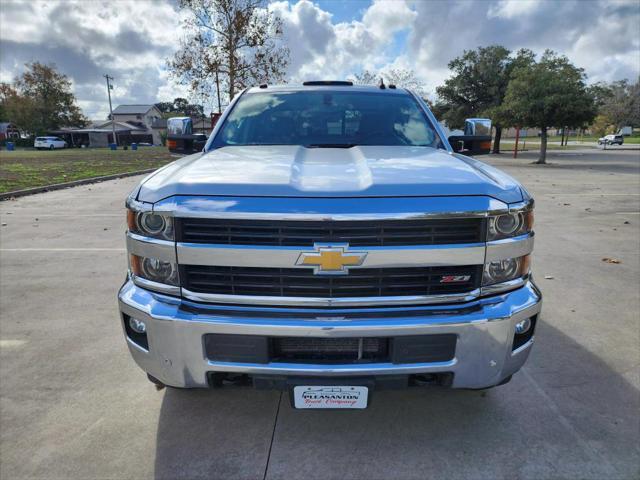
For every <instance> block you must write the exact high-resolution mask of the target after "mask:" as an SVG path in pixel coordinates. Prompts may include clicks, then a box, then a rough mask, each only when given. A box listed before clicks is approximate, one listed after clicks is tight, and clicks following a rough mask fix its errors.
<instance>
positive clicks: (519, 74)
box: [502, 50, 596, 164]
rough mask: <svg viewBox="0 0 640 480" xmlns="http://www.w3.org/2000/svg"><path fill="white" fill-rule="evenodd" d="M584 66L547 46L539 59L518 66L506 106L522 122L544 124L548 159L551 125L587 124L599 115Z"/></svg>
mask: <svg viewBox="0 0 640 480" xmlns="http://www.w3.org/2000/svg"><path fill="white" fill-rule="evenodd" d="M585 80H586V75H585V73H584V70H583V69H581V68H577V67H575V66H574V65H572V64H571V62H569V59H568V58H567V57H565V56H563V55H557V54H556V53H554V52H552V51H551V50H547V51H546V52H545V53H544V54H543V55H542V57H541V58H540V61H539V62H535V61H534V62H532V63H530V64H527V65H520V66H518V67H517V68H515V69H514V71H513V73H512V75H511V80H510V81H509V85H508V87H507V92H506V94H505V98H504V104H503V106H502V109H503V111H504V112H506V114H507V115H509V116H510V117H511V118H512V119H514V121H516V122H518V124H519V125H523V126H529V127H538V128H540V131H541V135H540V156H539V158H538V161H537V162H536V163H540V164H544V163H546V157H547V128H548V127H550V126H563V127H564V126H567V127H571V128H579V127H584V126H585V125H587V124H589V123H590V122H591V121H592V120H593V119H594V117H595V115H596V106H595V102H594V97H593V95H592V94H591V92H590V91H589V89H588V88H587V86H586V85H585Z"/></svg>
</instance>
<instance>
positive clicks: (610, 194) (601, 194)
mask: <svg viewBox="0 0 640 480" xmlns="http://www.w3.org/2000/svg"><path fill="white" fill-rule="evenodd" d="M544 196H545V197H640V193H545V194H544Z"/></svg>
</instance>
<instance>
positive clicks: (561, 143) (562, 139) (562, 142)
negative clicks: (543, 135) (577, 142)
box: [560, 127, 564, 147]
mask: <svg viewBox="0 0 640 480" xmlns="http://www.w3.org/2000/svg"><path fill="white" fill-rule="evenodd" d="M560 146H561V147H563V146H564V127H562V136H561V137H560Z"/></svg>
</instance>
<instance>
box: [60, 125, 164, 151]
mask: <svg viewBox="0 0 640 480" xmlns="http://www.w3.org/2000/svg"><path fill="white" fill-rule="evenodd" d="M114 123H115V125H114V126H115V131H116V140H117V143H118V145H130V144H131V143H142V142H147V143H152V142H153V136H152V135H151V134H149V133H148V131H147V129H146V128H143V127H141V126H138V125H133V124H131V123H128V122H114ZM49 133H50V134H52V135H57V136H59V137H62V138H64V140H65V141H66V142H67V144H69V145H70V146H74V147H75V146H77V147H79V146H82V145H84V146H86V147H107V146H109V144H111V143H113V128H112V126H111V121H110V120H109V121H108V122H104V123H102V124H94V125H93V126H91V127H87V128H62V129H60V130H53V131H51V132H49Z"/></svg>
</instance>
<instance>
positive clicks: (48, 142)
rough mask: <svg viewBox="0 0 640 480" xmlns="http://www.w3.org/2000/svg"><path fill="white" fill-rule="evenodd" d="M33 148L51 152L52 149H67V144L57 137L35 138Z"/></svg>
mask: <svg viewBox="0 0 640 480" xmlns="http://www.w3.org/2000/svg"><path fill="white" fill-rule="evenodd" d="M33 146H34V147H35V148H37V149H38V150H45V149H46V150H53V149H54V148H67V142H65V141H64V140H62V139H61V138H59V137H36V140H35V142H34V143H33Z"/></svg>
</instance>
